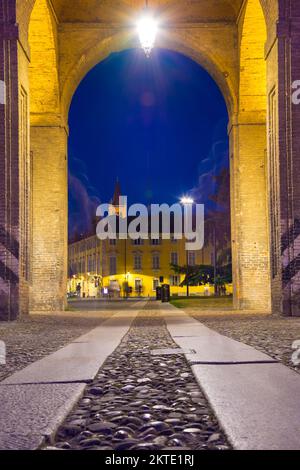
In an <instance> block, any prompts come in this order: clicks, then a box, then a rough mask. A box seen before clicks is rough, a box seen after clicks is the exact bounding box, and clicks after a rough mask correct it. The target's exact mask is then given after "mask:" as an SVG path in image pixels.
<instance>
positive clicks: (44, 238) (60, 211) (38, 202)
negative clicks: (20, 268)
mask: <svg viewBox="0 0 300 470" xmlns="http://www.w3.org/2000/svg"><path fill="white" fill-rule="evenodd" d="M30 137H31V153H32V162H33V202H32V206H33V249H32V288H31V295H30V310H31V311H53V310H63V309H64V306H65V299H66V289H67V252H68V245H67V243H68V240H67V225H68V212H67V156H66V154H67V133H66V129H65V127H64V126H63V125H58V124H57V123H56V124H55V123H49V122H47V123H39V124H38V125H34V126H31V136H30Z"/></svg>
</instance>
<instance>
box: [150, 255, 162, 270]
mask: <svg viewBox="0 0 300 470" xmlns="http://www.w3.org/2000/svg"><path fill="white" fill-rule="evenodd" d="M152 268H153V269H160V256H159V255H153V257H152Z"/></svg>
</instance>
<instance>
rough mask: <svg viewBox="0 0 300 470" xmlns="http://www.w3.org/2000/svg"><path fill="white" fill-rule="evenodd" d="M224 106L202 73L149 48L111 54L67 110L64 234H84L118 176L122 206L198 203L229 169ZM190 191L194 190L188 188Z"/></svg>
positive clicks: (192, 64) (190, 64)
mask: <svg viewBox="0 0 300 470" xmlns="http://www.w3.org/2000/svg"><path fill="white" fill-rule="evenodd" d="M227 122H228V115H227V109H226V105H225V102H224V99H223V97H222V94H221V92H220V91H219V88H218V87H217V85H216V84H215V82H214V81H213V80H212V78H211V77H210V76H209V75H208V73H207V72H206V71H205V70H204V69H203V68H202V67H200V66H199V65H198V64H197V63H195V62H193V61H192V60H190V59H189V58H187V57H185V56H183V55H181V54H178V53H175V52H171V51H167V50H160V49H158V50H157V49H156V50H154V52H153V54H152V56H151V58H150V59H147V58H146V57H145V55H144V53H143V52H142V51H141V50H128V51H124V52H121V53H115V54H112V55H110V56H109V57H108V58H107V59H106V60H104V61H102V62H100V63H99V64H98V65H97V66H96V67H95V68H94V69H93V70H92V71H91V72H90V73H89V74H88V75H87V76H86V77H85V78H84V80H83V81H82V82H81V84H80V85H79V87H78V89H77V91H76V93H75V95H74V98H73V101H72V104H71V109H70V115H69V124H70V137H69V177H70V180H69V183H70V184H69V188H70V190H69V211H70V231H71V232H72V231H74V228H76V227H77V228H78V230H79V231H82V230H84V227H85V226H86V225H88V220H89V217H90V213H92V212H93V211H94V210H95V209H94V207H95V206H96V205H97V203H98V202H99V201H101V202H109V200H110V199H111V197H112V194H113V190H114V185H115V181H116V179H117V178H119V180H120V183H121V188H122V193H123V194H124V195H127V196H128V198H129V203H136V202H142V203H146V204H148V203H150V202H152V203H154V202H156V203H163V202H166V203H173V202H175V201H177V199H178V198H179V197H180V196H181V195H183V194H187V193H190V192H191V193H195V192H196V193H197V194H200V198H199V199H200V200H199V202H205V201H206V200H207V198H208V196H209V195H210V193H211V192H212V191H213V182H212V175H213V174H216V173H218V172H219V171H220V169H221V168H222V167H224V166H228V137H227ZM195 190H196V191H195Z"/></svg>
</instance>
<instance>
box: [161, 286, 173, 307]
mask: <svg viewBox="0 0 300 470" xmlns="http://www.w3.org/2000/svg"><path fill="white" fill-rule="evenodd" d="M170 300H171V293H170V286H169V284H163V285H162V286H161V301H162V302H163V303H166V302H170Z"/></svg>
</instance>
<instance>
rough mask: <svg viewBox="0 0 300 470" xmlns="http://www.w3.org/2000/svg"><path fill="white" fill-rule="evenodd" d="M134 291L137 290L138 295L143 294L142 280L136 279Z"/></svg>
mask: <svg viewBox="0 0 300 470" xmlns="http://www.w3.org/2000/svg"><path fill="white" fill-rule="evenodd" d="M134 289H135V292H137V293H138V294H141V293H142V290H143V285H142V280H141V279H135V280H134Z"/></svg>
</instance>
